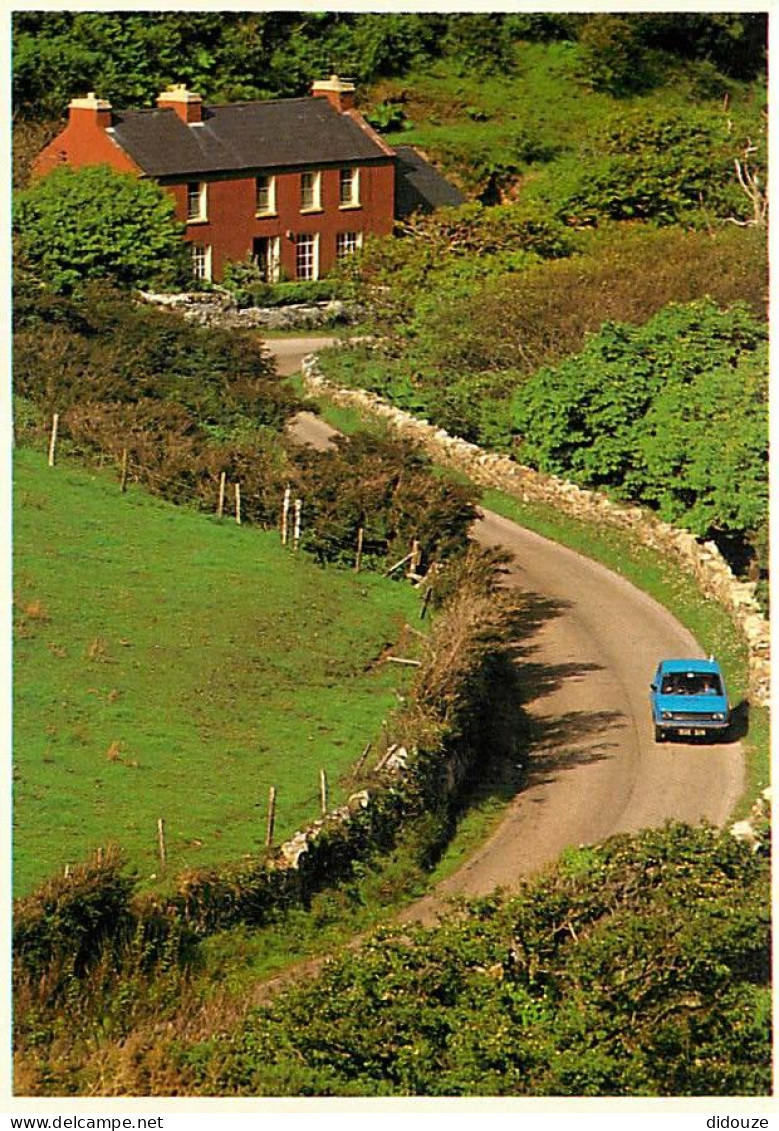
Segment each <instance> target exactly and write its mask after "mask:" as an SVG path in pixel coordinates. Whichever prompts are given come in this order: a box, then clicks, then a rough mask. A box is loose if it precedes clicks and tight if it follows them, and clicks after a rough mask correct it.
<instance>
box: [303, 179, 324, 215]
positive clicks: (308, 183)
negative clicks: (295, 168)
mask: <svg viewBox="0 0 779 1131" xmlns="http://www.w3.org/2000/svg"><path fill="white" fill-rule="evenodd" d="M320 184H321V177H320V175H319V173H301V174H300V211H301V212H315V211H319V209H320V208H321V207H322V203H321V194H320Z"/></svg>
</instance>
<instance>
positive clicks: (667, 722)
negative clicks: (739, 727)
mask: <svg viewBox="0 0 779 1131" xmlns="http://www.w3.org/2000/svg"><path fill="white" fill-rule="evenodd" d="M650 698H651V703H652V721H653V722H654V724H655V742H664V741H665V739H666V738H667V737H669V736H670V735H675V734H678V735H690V736H692V735H713V734H719V735H724V734H725V733H726V732H727V730H728V727H729V726H730V705H729V704H728V695H727V691H726V690H725V681H724V679H723V678H722V671H721V669H720V666H719V664H718V663H717V661H716V660H713V659H712V660H663V661H662V662H661V663H660V664H659V665H658V668H657V671H656V672H655V677H654V679H653V680H652V684H651V697H650Z"/></svg>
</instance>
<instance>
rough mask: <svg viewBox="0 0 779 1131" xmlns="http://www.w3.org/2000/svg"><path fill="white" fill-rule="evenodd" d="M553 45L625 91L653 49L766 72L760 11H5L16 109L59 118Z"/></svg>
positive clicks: (301, 87) (499, 64) (481, 65)
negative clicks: (567, 44)
mask: <svg viewBox="0 0 779 1131" xmlns="http://www.w3.org/2000/svg"><path fill="white" fill-rule="evenodd" d="M556 39H567V40H576V39H579V40H580V44H581V46H582V49H583V54H584V57H585V59H587V58H589V59H590V62H591V64H592V68H594V69H593V77H594V79H595V82H596V84H604V83H605V85H606V87H607V88H610V87H613V86H614V84H615V83H616V86H617V88H619V87H620V84H621V85H622V86H624V85H625V84H627V85H628V86H630V84H631V83H633V84H635V79H636V76H641V75H642V74H643V69H642V68H643V66H644V59H645V56H646V52H647V51H648V50H650V51H651V50H658V49H659V50H662V51H664V52H666V53H674V54H680V55H682V56H683V57H685V58H695V59H701V60H706V61H710V62H711V63H712V64H714V65H715V66H716V67H718V68H719V69H720V70H721V71H722V72H724V73H725V74H732V75H734V76H735V77H737V78H751V77H753V76H754V75H756V74H758V73H759V72H760V70H761V68H762V67H763V66H764V64H765V45H766V23H765V16H764V14H762V13H738V14H725V13H723V14H719V15H715V14H711V13H684V14H675V13H667V14H660V15H655V16H650V15H646V14H636V15H631V16H630V17H619V16H612V15H603V16H595V17H590V18H587V17H585V16H582V15H576V14H566V13H562V14H555V13H546V14H544V13H536V14H497V13H434V12H425V13H410V12H403V13H394V12H386V13H375V12H366V13H349V12H304V13H301V12H270V11H269V12H144V13H137V12H127V13H124V12H78V11H72V12H44V11H32V12H17V13H16V14H15V17H14V26H13V52H14V79H13V94H14V105H15V107H16V109H17V111H19V112H21V113H22V114H25V115H28V116H33V117H52V116H57V115H60V114H62V113H63V111H64V109H65V106H66V105H67V103H68V102H69V100H70V99H71V98H72V97H74V96H75V95H78V94H83V93H84V92H85V91H86V90H99V92H100V93H101V94H102V95H103V96H104V97H107V98H110V99H111V100H112V101H115V103H116V104H117V105H119V106H137V105H152V104H153V101H154V98H155V97H156V95H157V94H159V92H160V90H162V89H163V88H164V87H165V86H166V85H167V84H168V83H171V82H186V83H187V84H188V85H189V86H191V87H192V88H194V89H197V90H198V91H199V93H201V94H202V95H203V97H204V98H207V99H210V100H220V101H229V100H237V99H242V98H243V99H250V98H265V97H279V96H286V95H300V94H303V93H305V92H306V90H307V88H308V86H309V85H310V83H311V81H312V80H313V79H315V78H321V77H322V75H324V74H327V73H329V72H330V70H332V69H333V68H335V69H337V70H339V71H340V72H341V73H344V74H349V75H351V76H353V77H354V78H356V79H358V80H359V81H360V82H361V83H364V82H370V81H373V80H375V79H376V78H378V77H380V76H385V75H397V74H402V73H403V72H404V71H405V70H407V69H408V68H409V67H411V66H413V65H415V64H416V63H419V62H424V61H428V62H429V61H431V60H437V59H439V58H441V56H442V55H444V56H445V57H448V58H449V59H451V60H453V61H454V62H455V63H456V64H458V65H459V66H460V67H461V69H462V70H463V71H464V72H473V71H476V72H479V73H493V72H499V73H505V72H506V71H508V70H510V69H511V68H512V67H513V66H514V64H515V53H516V47H517V45H518V44H519V43H520V42H521V41H523V40H556ZM596 72H597V73H596Z"/></svg>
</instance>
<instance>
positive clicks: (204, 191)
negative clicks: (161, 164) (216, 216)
mask: <svg viewBox="0 0 779 1131" xmlns="http://www.w3.org/2000/svg"><path fill="white" fill-rule="evenodd" d="M207 219H208V186H207V184H206V182H205V181H190V182H189V183H188V185H187V221H188V222H189V223H193V222H195V221H197V220H207Z"/></svg>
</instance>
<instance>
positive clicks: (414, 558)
mask: <svg viewBox="0 0 779 1131" xmlns="http://www.w3.org/2000/svg"><path fill="white" fill-rule="evenodd" d="M421 561H422V547H421V546H420V545H419V542H418V541H417V539H416V538H415V539H414V541H413V542H412V543H411V563H410V565H409V567H408V576H409V577H413V578H415V579H416V578H418V577H419V563H420V562H421Z"/></svg>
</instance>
